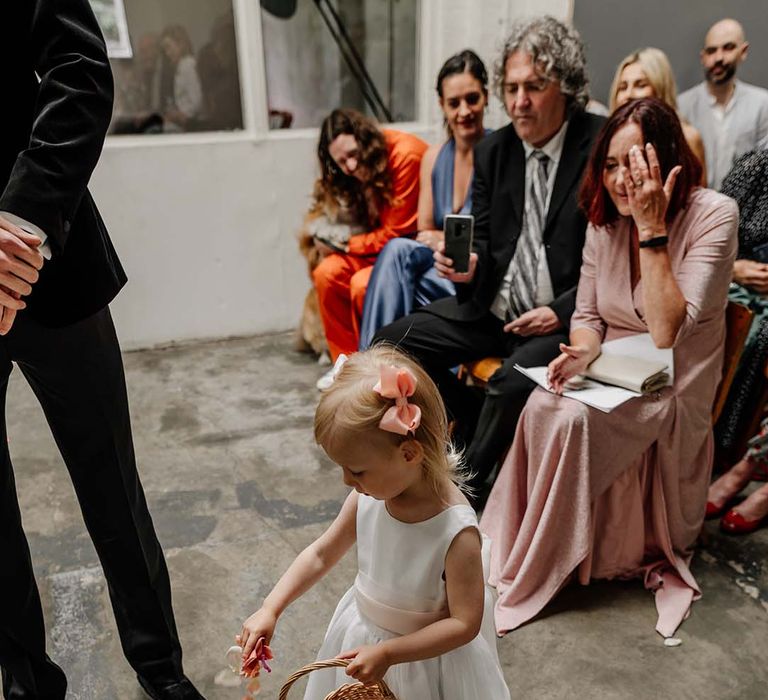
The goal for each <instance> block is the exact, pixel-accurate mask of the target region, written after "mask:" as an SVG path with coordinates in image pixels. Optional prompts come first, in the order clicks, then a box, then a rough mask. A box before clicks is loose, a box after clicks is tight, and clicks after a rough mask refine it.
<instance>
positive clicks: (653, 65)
mask: <svg viewBox="0 0 768 700" xmlns="http://www.w3.org/2000/svg"><path fill="white" fill-rule="evenodd" d="M633 63H639V64H640V67H641V68H642V69H643V73H645V77H646V78H648V82H649V83H650V84H651V87H653V92H654V93H655V97H658V98H659V99H660V100H661V101H662V102H666V103H667V104H668V105H669V106H670V107H672V109H674V110H675V111H677V85H676V84H675V74H674V73H673V72H672V66H671V65H670V63H669V59H668V58H667V54H665V53H664V52H663V51H662V50H661V49H655V48H652V47H647V48H644V49H638V50H637V51H635V52H633V53H631V54H629V56H627V57H626V58H624V60H623V61H622V62H621V63H619V67H618V68H617V69H616V75H614V76H613V84H612V85H611V99H610V103H609V106H608V108H609V109H610V110H611V112H613V111H614V110H615V109H616V95H617V94H618V92H619V83H620V82H621V74H622V73H623V72H624V69H625V68H626V67H627V66H631V65H632V64H633Z"/></svg>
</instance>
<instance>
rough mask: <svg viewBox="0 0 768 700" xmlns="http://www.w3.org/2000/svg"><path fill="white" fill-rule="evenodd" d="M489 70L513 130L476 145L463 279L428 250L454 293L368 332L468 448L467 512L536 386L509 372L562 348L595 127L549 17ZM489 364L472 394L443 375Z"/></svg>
mask: <svg viewBox="0 0 768 700" xmlns="http://www.w3.org/2000/svg"><path fill="white" fill-rule="evenodd" d="M497 65H498V68H497V72H496V82H497V85H498V88H499V91H500V97H501V98H502V100H503V102H504V106H505V108H506V110H507V114H509V116H510V119H511V120H512V123H511V124H510V125H509V126H506V127H504V128H503V129H499V130H498V131H496V132H494V133H493V134H490V135H489V136H487V137H485V138H484V139H483V140H482V141H481V142H480V143H479V144H478V145H477V146H476V148H475V160H474V167H475V179H474V185H473V190H472V213H473V215H474V217H475V252H474V253H472V255H471V257H470V264H469V272H467V273H461V274H460V273H456V272H455V271H454V269H453V266H452V263H453V261H451V260H449V259H448V258H446V257H445V256H444V255H442V254H441V252H439V251H438V252H436V253H435V261H436V268H437V270H438V272H440V273H441V274H443V275H444V276H446V278H447V279H450V280H451V281H453V282H454V283H456V296H455V297H449V298H446V299H440V300H438V301H436V302H433V303H432V304H429V305H428V306H425V307H423V308H421V309H418V310H417V311H416V312H415V313H413V314H411V315H410V316H406V317H404V318H401V319H400V320H398V321H395V322H394V323H393V324H391V325H389V326H387V327H386V328H383V329H381V330H380V331H379V332H378V333H377V335H376V339H377V340H383V341H387V342H390V343H392V344H395V345H398V346H399V347H400V348H402V349H403V350H405V351H406V352H409V353H411V354H412V355H414V356H415V357H417V358H418V359H419V361H420V362H421V363H422V365H423V366H424V367H425V368H426V369H427V371H428V372H429V373H430V375H431V376H432V378H433V379H434V380H435V382H436V383H437V385H438V387H439V388H440V391H441V393H442V395H443V398H444V399H445V402H446V404H447V408H448V410H449V412H450V413H451V415H452V417H453V418H454V419H456V421H457V430H456V433H455V435H456V437H457V439H458V440H460V441H462V442H463V443H464V444H465V445H466V446H467V447H466V461H467V463H468V466H469V468H470V469H471V471H472V472H473V474H474V476H473V477H472V479H471V481H470V484H471V486H472V487H473V488H474V489H475V501H476V504H478V505H479V503H480V501H482V498H483V495H484V492H483V490H484V489H485V488H487V487H486V484H485V482H486V480H487V478H488V477H489V476H490V475H491V473H492V472H493V469H494V467H495V466H496V464H497V462H498V461H500V458H501V457H502V455H503V453H504V450H506V449H507V447H508V446H509V443H510V439H511V437H512V435H513V434H514V428H515V425H516V423H517V419H518V416H519V415H520V411H521V410H522V409H523V406H524V405H525V402H526V400H527V398H528V395H529V394H530V393H531V391H532V390H533V388H534V387H535V384H534V383H533V382H532V381H530V380H529V379H527V378H526V377H524V376H523V375H522V374H520V373H519V372H517V371H516V370H515V369H514V366H515V364H517V363H519V364H521V365H524V366H531V365H542V364H546V363H547V362H549V361H550V360H552V359H554V358H555V357H556V356H557V354H558V347H559V345H560V344H561V343H563V342H566V341H567V339H568V335H567V328H568V323H569V322H570V318H571V313H572V312H573V306H574V300H575V295H576V284H577V282H578V279H579V267H580V264H581V248H582V246H583V244H584V233H585V230H586V219H585V218H584V215H583V214H582V213H581V211H580V210H579V207H578V202H577V198H576V193H577V191H578V185H579V182H580V180H581V174H582V171H583V169H584V166H585V165H586V163H587V159H588V157H589V151H590V148H591V146H592V141H593V139H594V137H595V135H596V134H597V132H598V130H599V129H600V125H601V124H602V123H603V121H604V120H603V118H602V117H597V116H594V115H592V114H587V113H586V112H585V111H584V105H585V104H586V103H587V99H588V95H587V76H586V66H585V58H584V48H583V45H582V43H581V40H580V39H579V37H578V34H577V33H576V32H575V31H574V30H573V29H571V28H569V27H566V26H565V25H564V24H562V23H561V22H559V21H558V20H555V19H553V18H552V17H539V18H536V19H533V20H528V21H522V22H518V23H517V24H516V25H515V26H514V27H513V30H512V35H511V36H510V38H509V39H508V40H507V42H506V45H505V47H504V51H503V54H502V57H501V60H500V61H499V63H498V64H497ZM488 355H495V356H501V357H503V358H504V362H503V364H502V366H501V368H500V369H499V370H498V371H497V372H496V373H495V374H494V375H493V376H492V377H491V378H490V381H489V382H488V385H487V387H486V390H485V395H484V396H482V395H480V396H478V395H477V393H476V391H475V390H474V389H473V388H471V387H467V386H465V385H464V384H463V383H462V382H460V381H459V380H458V379H457V378H456V376H455V375H454V374H453V373H452V372H451V368H452V367H454V366H456V365H458V364H460V363H462V362H470V361H472V360H478V359H480V358H483V357H486V356H488ZM478 416H479V418H478ZM475 425H476V426H477V428H476V430H475ZM485 495H487V491H486V492H485Z"/></svg>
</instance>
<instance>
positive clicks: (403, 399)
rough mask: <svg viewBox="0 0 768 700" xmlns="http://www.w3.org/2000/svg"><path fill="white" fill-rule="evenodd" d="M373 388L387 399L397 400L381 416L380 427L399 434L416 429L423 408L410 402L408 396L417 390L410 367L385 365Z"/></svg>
mask: <svg viewBox="0 0 768 700" xmlns="http://www.w3.org/2000/svg"><path fill="white" fill-rule="evenodd" d="M373 390H374V391H375V392H376V393H377V394H380V395H381V396H383V397H384V398H385V399H394V400H395V405H394V406H392V407H391V408H389V409H387V412H386V413H385V414H384V415H383V416H382V417H381V421H379V428H381V429H382V430H387V431H388V432H390V433H397V434H398V435H408V433H409V432H415V431H416V429H417V428H418V427H419V425H420V424H421V409H420V408H419V407H418V406H416V405H414V404H412V403H408V397H409V396H413V394H414V392H415V391H416V377H414V376H413V373H412V372H411V371H410V370H409V369H407V368H405V367H393V366H392V365H383V366H382V367H381V378H380V379H379V381H378V382H376V386H374V387H373Z"/></svg>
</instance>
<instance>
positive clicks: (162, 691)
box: [136, 676, 205, 700]
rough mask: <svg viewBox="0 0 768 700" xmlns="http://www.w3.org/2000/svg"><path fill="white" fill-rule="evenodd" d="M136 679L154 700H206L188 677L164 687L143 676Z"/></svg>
mask: <svg viewBox="0 0 768 700" xmlns="http://www.w3.org/2000/svg"><path fill="white" fill-rule="evenodd" d="M136 677H137V678H138V680H139V685H140V686H141V687H142V688H143V689H144V692H145V693H146V694H147V695H148V696H149V697H150V698H152V700H205V698H204V697H203V696H202V695H200V693H199V692H198V691H197V688H195V686H194V685H192V681H190V680H189V678H187V677H186V676H183V677H182V679H181V680H180V681H175V682H173V683H166V684H164V685H156V684H154V683H152V682H151V681H149V680H147V679H146V678H142V677H141V676H136Z"/></svg>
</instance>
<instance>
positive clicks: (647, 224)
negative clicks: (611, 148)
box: [622, 143, 682, 241]
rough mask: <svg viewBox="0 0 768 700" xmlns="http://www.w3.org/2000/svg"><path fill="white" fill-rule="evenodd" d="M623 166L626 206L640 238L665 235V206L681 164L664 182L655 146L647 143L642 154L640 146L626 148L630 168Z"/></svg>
mask: <svg viewBox="0 0 768 700" xmlns="http://www.w3.org/2000/svg"><path fill="white" fill-rule="evenodd" d="M646 157H647V160H646ZM622 168H623V171H624V172H623V173H622V175H623V178H624V182H625V183H626V190H627V198H628V200H629V209H630V212H631V214H632V218H633V219H634V220H635V225H636V226H637V231H638V236H639V238H640V240H641V241H644V240H648V239H649V238H653V237H654V236H662V235H664V234H665V233H666V230H667V228H666V221H665V217H666V214H667V207H668V206H669V200H670V199H671V197H672V192H673V191H674V189H675V182H676V181H677V176H678V175H679V174H680V171H681V170H682V166H680V165H676V166H675V167H674V168H672V170H670V171H669V174H668V175H667V180H666V182H662V181H661V167H660V166H659V159H658V157H657V156H656V149H655V148H654V147H653V146H652V145H651V144H650V143H649V144H646V146H645V156H644V155H643V150H642V149H641V148H640V147H639V146H633V147H632V148H631V149H630V150H629V169H627V168H626V167H625V166H622Z"/></svg>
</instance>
